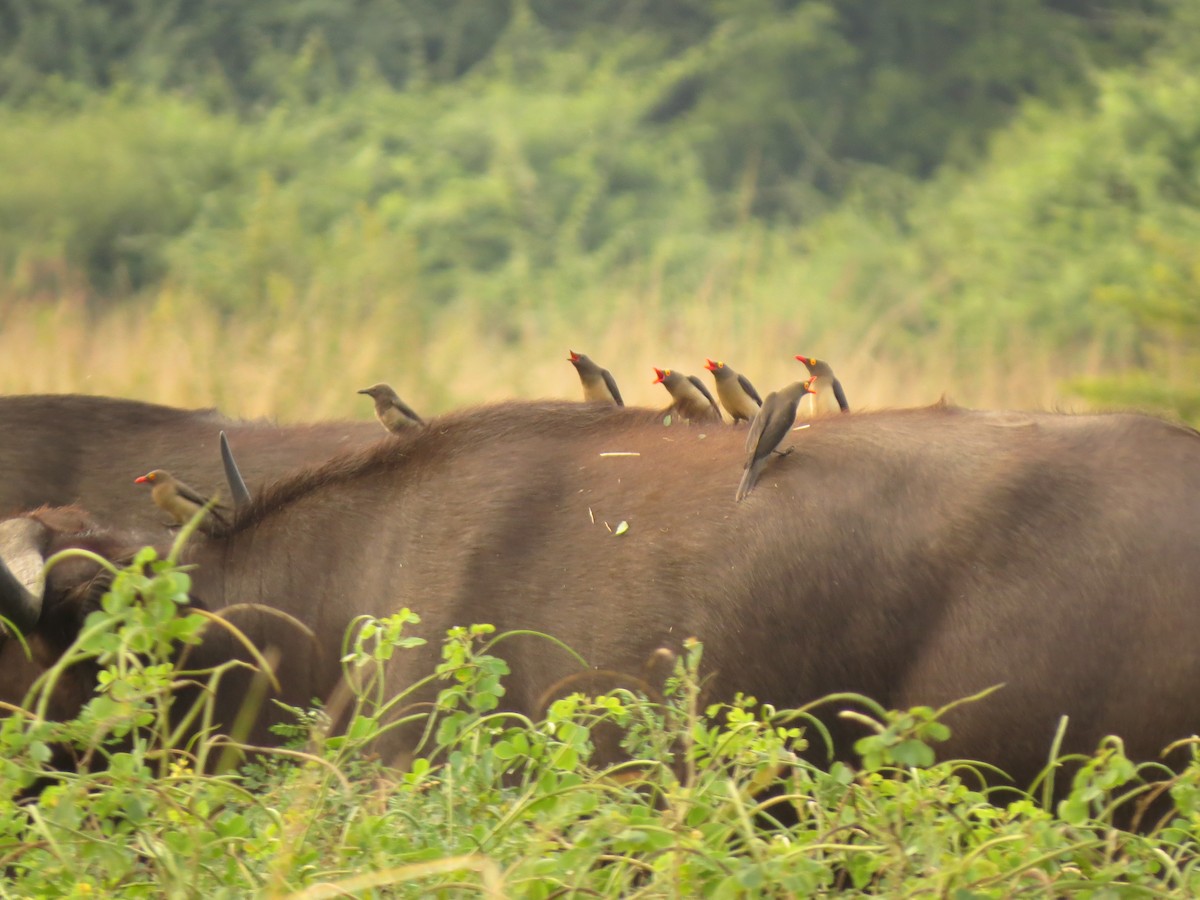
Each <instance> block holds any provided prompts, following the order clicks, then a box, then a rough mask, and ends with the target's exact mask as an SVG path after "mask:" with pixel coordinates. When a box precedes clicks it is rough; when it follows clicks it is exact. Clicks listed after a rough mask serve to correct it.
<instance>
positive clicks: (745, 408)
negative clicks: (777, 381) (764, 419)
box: [704, 359, 762, 423]
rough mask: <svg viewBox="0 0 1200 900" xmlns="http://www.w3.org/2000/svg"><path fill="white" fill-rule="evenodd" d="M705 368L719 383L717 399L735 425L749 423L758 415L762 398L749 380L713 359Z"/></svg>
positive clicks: (708, 360) (707, 360) (705, 363)
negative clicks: (731, 417)
mask: <svg viewBox="0 0 1200 900" xmlns="http://www.w3.org/2000/svg"><path fill="white" fill-rule="evenodd" d="M704 368H706V369H708V371H710V372H712V373H713V378H714V379H716V382H717V397H718V398H719V399H720V401H721V405H722V406H723V407H725V412H727V413H729V415H731V416H733V421H734V422H735V423H736V422H749V421H750V420H752V419H753V418H754V417H755V416H756V415H758V408H759V407H760V406H762V397H760V396H758V391H756V390H755V389H754V385H752V384H751V383H750V379H749V378H747V377H746V376H745V375H739V374H738V373H737V372H735V371H733V369H731V368H729V366H727V365H725V363H723V362H714V361H713V360H711V359H706V360H705V361H704Z"/></svg>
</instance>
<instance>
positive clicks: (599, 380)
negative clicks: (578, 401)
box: [567, 350, 625, 406]
mask: <svg viewBox="0 0 1200 900" xmlns="http://www.w3.org/2000/svg"><path fill="white" fill-rule="evenodd" d="M567 353H569V354H570V355H569V356H568V357H567V362H569V363H570V364H571V365H573V366H574V367H575V371H576V372H578V373H579V383H580V384H582V385H583V400H584V402H585V403H608V404H610V405H612V406H624V405H625V401H624V400H622V399H621V392H620V391H619V390H617V383H616V381H614V380H613V377H612V373H611V372H609V371H608V369H603V368H601V367H600V366H598V365H596V364H595V363H594V362H592V361H591V359H589V358H588V356H587V355H586V354H583V353H576V352H575V351H574V350H568V351H567Z"/></svg>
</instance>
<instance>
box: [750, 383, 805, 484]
mask: <svg viewBox="0 0 1200 900" xmlns="http://www.w3.org/2000/svg"><path fill="white" fill-rule="evenodd" d="M816 380H817V379H816V377H815V376H814V377H812V378H810V379H808V381H797V382H795V383H794V384H789V385H788V386H787V387H785V388H783V389H781V390H778V391H773V392H772V393H770V394H767V399H766V400H764V401H763V405H762V409H760V410H759V411H758V415H757V416H755V417H754V421H753V422H752V423H750V433H749V434H747V435H746V465H745V471H743V472H742V481H741V484H739V485H738V489H737V502H739V503H740V502H741V501H743V500H745V499H746V495H747V494H749V493H750V492H751V491H752V490H754V485H755V484H757V483H758V477H759V476H760V475H761V474H762V470H763V469H764V468H766V465H767V462H768V461H769V460H770V458H771V454H772V453H779V454H780V455H781V456H786V455H787V454H789V453H791V452H792V450H791V448H790V447H789V448H788V449H787V450H779V449H778V448H779V445H780V444H782V443H783V439H784V438H785V437H787V436H788V433H789V432H790V431H791V430H792V426H793V425H794V424H795V423H796V411H797V410H798V409H799V408H800V401H801V400H803V399H804V396H805V394H815V393H816V392H817V388H816V384H815V382H816Z"/></svg>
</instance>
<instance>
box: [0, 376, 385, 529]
mask: <svg viewBox="0 0 1200 900" xmlns="http://www.w3.org/2000/svg"><path fill="white" fill-rule="evenodd" d="M222 429H224V430H225V431H226V432H227V433H228V435H229V440H230V442H231V444H232V446H233V449H234V452H235V453H236V454H237V457H238V461H239V463H240V464H241V466H242V474H243V475H244V476H245V478H246V480H247V482H248V484H249V486H250V489H251V491H253V490H255V489H256V488H258V487H260V486H261V485H263V484H265V483H267V482H269V481H273V480H274V479H276V478H279V477H280V476H282V475H283V474H285V473H286V472H288V471H291V470H293V469H295V468H297V467H299V466H303V465H307V464H309V463H314V462H319V461H321V460H325V459H328V458H329V457H330V456H333V455H335V454H337V453H340V452H343V451H345V450H348V449H352V448H355V447H362V446H365V445H367V444H371V443H374V442H376V441H378V440H380V439H381V438H383V437H384V435H383V434H382V433H381V432H380V430H379V426H378V424H376V423H374V422H347V421H338V422H321V423H315V424H311V425H276V424H274V423H272V422H268V421H265V420H257V421H243V420H238V419H230V418H227V417H225V416H222V415H221V414H220V413H218V412H217V411H216V410H212V409H176V408H173V407H169V406H158V405H156V404H152V403H141V402H139V401H136V400H123V399H118V398H114V397H91V396H85V395H81V394H30V395H21V396H2V397H0V516H9V515H13V514H14V513H18V512H21V511H23V510H28V509H34V508H36V507H38V506H41V505H43V504H49V505H53V506H62V505H67V504H72V503H78V504H81V505H82V506H84V507H86V508H87V510H88V511H89V512H90V513H91V514H92V515H94V516H96V517H97V519H99V520H101V521H103V522H104V524H105V525H106V526H107V527H110V528H117V529H124V528H139V527H150V526H161V525H162V524H163V523H165V522H167V521H168V519H167V517H166V516H164V515H163V514H162V513H161V512H159V511H158V510H156V509H155V508H154V505H153V504H151V503H150V502H148V500H147V498H146V496H145V494H144V492H142V491H140V490H139V489H138V488H137V487H135V486H134V485H133V479H134V478H135V477H136V476H138V475H141V474H142V473H143V472H148V471H149V470H151V469H156V468H163V469H169V470H170V471H171V472H172V473H174V474H175V475H176V476H177V477H179V478H181V479H182V480H184V481H186V482H188V483H189V484H192V485H194V486H195V488H196V490H197V491H198V492H200V493H202V494H204V495H206V496H212V495H213V494H219V495H221V496H222V497H223V498H224V499H225V500H227V501H228V500H229V499H230V498H229V489H228V487H227V486H226V484H225V476H224V472H223V470H222V468H221V455H220V451H219V450H218V447H217V439H218V434H219V433H220V431H221V430H222Z"/></svg>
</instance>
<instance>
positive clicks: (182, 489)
mask: <svg viewBox="0 0 1200 900" xmlns="http://www.w3.org/2000/svg"><path fill="white" fill-rule="evenodd" d="M175 493H177V494H178V495H179V496H180V497H182V498H183V499H184V500H190V501H191V502H192V503H195V504H196V505H197V506H203V505H204V504H205V503H207V502H208V498H207V497H202V496H200V494H199V493H197V492H196V490H195V489H194V488H192V487H190V486H188V485H186V484H184V483H183V482H182V481H180V480H179V479H178V478H176V479H175Z"/></svg>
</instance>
